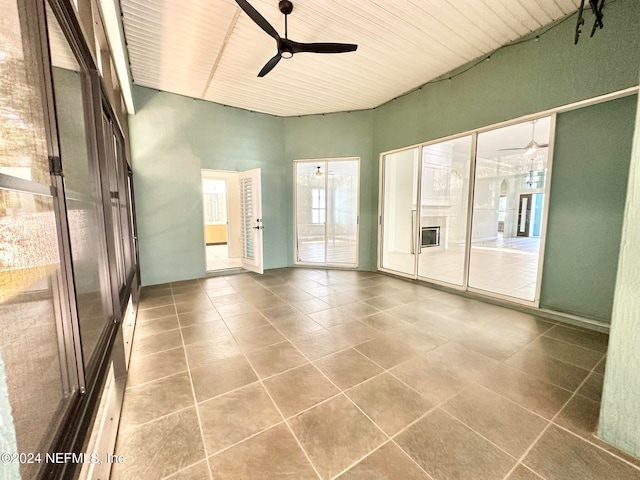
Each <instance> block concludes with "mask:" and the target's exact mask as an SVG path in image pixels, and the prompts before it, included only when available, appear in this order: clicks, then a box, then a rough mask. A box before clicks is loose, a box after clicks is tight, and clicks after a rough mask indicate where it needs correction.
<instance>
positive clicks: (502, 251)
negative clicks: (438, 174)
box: [469, 117, 551, 301]
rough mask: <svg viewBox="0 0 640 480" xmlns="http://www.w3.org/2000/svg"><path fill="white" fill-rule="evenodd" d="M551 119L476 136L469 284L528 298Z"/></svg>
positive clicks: (534, 267) (533, 279)
mask: <svg viewBox="0 0 640 480" xmlns="http://www.w3.org/2000/svg"><path fill="white" fill-rule="evenodd" d="M550 134H551V117H545V118H540V119H537V120H534V121H531V122H524V123H519V124H516V125H511V126H508V127H504V128H498V129H495V130H490V131H487V132H483V133H480V134H479V135H478V148H477V156H476V176H475V188H474V201H473V222H472V243H471V256H470V259H469V287H471V288H476V289H479V290H485V291H488V292H492V293H496V294H499V295H506V296H509V297H513V298H517V299H521V300H527V301H534V300H535V298H536V289H537V279H538V269H539V259H540V248H541V243H542V241H543V238H542V235H543V228H542V225H543V212H544V211H545V202H546V187H547V177H548V174H549V158H548V157H549V152H548V150H549V149H548V145H549V138H550Z"/></svg>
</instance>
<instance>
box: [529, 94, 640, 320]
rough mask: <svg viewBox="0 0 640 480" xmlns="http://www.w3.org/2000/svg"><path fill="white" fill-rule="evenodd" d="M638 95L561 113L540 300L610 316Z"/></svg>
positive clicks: (557, 307)
mask: <svg viewBox="0 0 640 480" xmlns="http://www.w3.org/2000/svg"><path fill="white" fill-rule="evenodd" d="M636 103H637V96H632V97H627V98H622V99H619V100H615V101H611V102H607V103H603V104H600V105H594V106H592V107H588V108H583V109H580V110H575V111H572V112H566V113H562V114H559V115H558V117H557V123H556V145H555V149H554V156H553V170H552V177H551V193H550V198H549V202H550V203H549V218H548V224H547V241H546V246H545V255H544V270H543V277H542V290H541V299H540V306H542V307H544V308H549V309H551V310H557V311H560V312H567V313H572V314H576V315H580V316H584V317H587V318H593V319H596V320H600V321H603V322H607V323H608V322H609V321H610V318H611V308H612V305H613V291H614V285H615V280H616V267H617V262H618V253H619V250H620V248H619V247H620V236H621V233H622V219H623V212H624V202H625V194H626V191H627V178H628V173H629V160H630V158H631V145H632V139H633V129H634V125H635V113H636Z"/></svg>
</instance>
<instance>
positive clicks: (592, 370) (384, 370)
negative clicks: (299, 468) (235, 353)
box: [223, 287, 637, 468]
mask: <svg viewBox="0 0 640 480" xmlns="http://www.w3.org/2000/svg"><path fill="white" fill-rule="evenodd" d="M266 288H268V287H266ZM329 288H331V287H329ZM272 293H273V292H272ZM276 295H277V294H276ZM379 296H382V295H379ZM356 301H357V302H362V301H361V300H356ZM291 306H292V307H293V308H296V307H295V306H294V305H291ZM330 307H331V308H338V309H339V307H335V306H333V305H330ZM258 311H260V309H258ZM382 312H385V310H382ZM302 313H304V312H302ZM377 313H380V312H377ZM305 315H306V314H305ZM372 315H374V314H372ZM365 318H366V317H365ZM223 320H224V319H223ZM356 320H357V321H359V323H361V324H364V322H361V321H360V320H361V319H356ZM398 320H401V319H399V318H398ZM267 321H268V322H269V323H270V324H271V325H272V326H274V327H275V328H276V329H277V330H278V331H279V332H280V330H279V329H278V328H277V325H276V324H275V323H274V322H272V321H271V320H269V319H267ZM316 323H317V322H316ZM405 323H408V322H405ZM364 325H366V324H364ZM410 325H413V324H410ZM321 326H322V327H324V325H321ZM367 326H369V325H367ZM325 328H326V327H325ZM374 328H375V327H374ZM553 328H554V327H551V329H553ZM376 331H378V332H379V333H381V334H383V335H384V334H386V333H387V332H386V331H382V330H380V329H376ZM280 333H281V334H282V332H280ZM545 333H546V332H545ZM232 334H233V332H232ZM543 335H544V333H542V334H540V335H538V336H537V337H535V338H533V339H532V340H531V341H530V342H529V343H527V344H526V345H524V346H523V347H521V348H520V349H519V350H518V351H521V350H522V349H524V348H525V347H526V346H528V345H529V344H530V343H531V342H533V341H535V340H536V339H538V338H540V337H541V336H543ZM283 336H284V338H285V339H286V341H288V342H289V343H291V344H292V345H293V343H292V342H291V341H290V340H289V337H288V336H286V335H284V334H283ZM547 337H548V336H547ZM548 338H552V339H554V340H558V341H561V342H562V341H563V340H559V339H555V338H553V337H548ZM367 341H369V340H367ZM276 343H282V342H276ZM361 343H365V342H361ZM564 343H568V344H570V345H572V346H577V347H580V348H586V347H582V346H581V345H576V344H573V343H571V342H564ZM273 345H274V344H272V345H269V346H266V347H262V348H269V347H270V346H273ZM293 346H294V348H295V349H296V350H298V351H299V352H300V353H301V354H302V355H303V357H304V358H307V357H306V355H304V354H303V353H302V352H301V351H300V350H299V349H298V348H297V347H296V346H295V345H293ZM436 348H437V347H436ZM349 349H354V346H353V345H352V346H349V347H346V348H344V349H342V350H340V351H336V352H332V353H329V354H328V355H325V356H323V357H319V358H318V359H316V360H314V361H311V360H309V363H311V364H312V365H314V367H315V368H316V369H318V367H316V366H315V363H314V362H315V361H318V360H320V359H322V358H325V357H328V356H331V355H334V354H336V353H339V352H342V351H346V350H349ZM587 350H591V349H588V348H587ZM356 351H357V350H356ZM593 351H595V352H597V351H596V350H593ZM358 353H360V354H361V355H363V356H365V357H366V355H364V354H362V352H359V351H358ZM598 353H602V352H598ZM243 354H244V351H243ZM245 358H246V354H245ZM366 358H368V357H366ZM551 358H553V357H551ZM603 358H605V354H603ZM247 360H248V358H247ZM307 360H308V358H307ZM369 360H371V359H369ZM407 361H408V360H407ZM559 361H562V360H559ZM373 363H374V364H376V365H378V364H377V363H376V362H373ZM401 363H404V362H401ZM565 363H566V362H565ZM600 363H602V358H601V359H600V360H599V361H598V362H596V365H594V366H593V368H592V369H591V371H590V372H589V374H588V375H587V377H585V380H584V381H583V382H582V383H581V384H580V385H579V386H578V387H577V388H576V389H575V390H574V392H573V394H572V395H571V397H570V398H569V399H568V400H567V402H566V403H565V404H564V405H563V406H562V408H561V409H560V410H559V411H558V412H557V413H556V415H555V416H554V417H553V418H554V419H555V418H556V417H557V416H558V415H559V414H560V413H561V412H562V410H563V409H564V408H565V407H566V405H567V404H568V403H569V402H570V401H571V400H572V399H573V398H574V397H575V395H577V391H578V390H579V389H580V388H582V386H583V385H584V383H585V381H586V379H587V378H588V377H589V376H590V375H591V374H592V373H593V372H594V371H595V368H596V367H597V366H598V365H599V364H600ZM399 365H400V364H399ZM569 365H572V364H569ZM396 366H397V365H396ZM252 367H253V366H252ZM298 367H299V366H298ZM298 367H293V368H292V369H294V368H298ZM393 368H395V366H394V367H393ZM579 368H582V367H579ZM292 369H288V370H286V371H289V370H292ZM318 370H319V369H318ZM516 370H518V369H516ZM286 371H283V372H279V373H278V374H275V375H279V374H281V373H285V372H286ZM384 372H388V373H390V374H391V375H392V376H394V375H393V374H392V373H391V372H389V369H384V368H383V372H381V373H380V374H378V375H381V374H382V373H384ZM256 373H257V372H256ZM320 373H321V374H322V375H323V376H325V377H326V375H324V373H323V372H322V371H320ZM522 373H525V374H527V375H530V374H528V373H526V372H522ZM275 375H273V376H275ZM378 375H376V376H378ZM376 376H374V377H371V378H370V379H367V380H365V381H363V382H360V384H361V383H364V382H366V381H368V380H371V379H372V378H375V377H376ZM532 377H534V378H537V377H535V376H532ZM266 378H271V377H266ZM266 378H265V379H266ZM327 378H328V377H327ZM394 378H397V377H395V376H394ZM258 379H259V380H260V382H261V383H262V379H260V377H259V376H258ZM328 380H329V381H330V382H331V383H332V384H333V382H332V381H331V379H328ZM398 380H399V379H398ZM539 380H542V379H539ZM400 381H401V380H400ZM542 381H544V380H542ZM402 383H404V382H402ZM360 384H358V385H360ZM334 385H335V384H334ZM552 385H555V384H552ZM356 386H357V385H356ZM241 388H242V387H241ZM350 388H355V386H353V387H350ZM410 388H411V387H410ZM483 388H486V387H484V386H483ZM265 390H266V389H265ZM339 390H340V389H339ZM412 390H414V389H413V388H412ZM463 390H464V389H463ZM489 390H491V389H489ZM414 391H415V390H414ZM491 391H492V392H493V390H491ZM227 393H228V392H227ZM340 393H343V394H344V392H342V390H341V391H340ZM418 393H419V392H418ZM459 393H460V392H458V393H456V394H455V395H457V394H459ZM494 393H496V394H498V395H500V396H502V395H501V394H499V393H498V392H494ZM455 395H453V396H455ZM335 396H337V395H335ZM335 396H333V397H330V398H329V399H327V400H325V401H328V400H330V399H331V398H334V397H335ZM345 396H346V397H347V398H349V397H348V396H347V395H345ZM453 396H452V397H453ZM452 397H451V398H452ZM503 398H506V397H503ZM349 400H350V399H349ZM507 400H508V401H510V402H512V403H514V404H516V405H518V406H520V407H522V406H521V405H519V404H517V403H515V402H513V401H511V400H510V399H508V398H507ZM272 401H273V399H272ZM446 401H448V399H446V400H444V401H443V402H441V403H440V404H438V405H437V406H436V408H437V407H439V406H441V405H442V404H443V403H445V402H446ZM320 403H324V401H323V402H320ZM352 403H353V402H352ZM274 404H275V402H274ZM317 405H319V404H316V405H314V406H312V407H310V408H314V407H315V406H317ZM356 407H357V405H356ZM276 408H277V406H276ZM522 408H524V407H522ZM305 411H306V410H305ZM303 412H304V411H303ZM303 412H299V413H298V414H296V415H299V414H300V413H303ZM445 412H446V411H445ZM428 413H429V412H427V414H428ZM446 413H447V414H448V415H450V416H452V415H451V414H450V413H449V412H446ZM532 413H535V412H532ZM363 414H364V412H363ZM365 415H366V414H365ZM425 415H426V414H425ZM536 415H537V414H536ZM292 417H293V416H292ZM292 417H289V418H292ZM423 417H424V415H423ZM452 417H453V418H455V419H456V420H458V421H460V420H459V419H458V418H457V417H455V416H452ZM367 418H369V417H368V416H367ZM545 420H546V419H545ZM416 421H419V420H416ZM547 421H548V420H547ZM460 422H461V423H462V424H463V425H465V426H467V427H469V426H468V425H466V424H465V423H464V422H462V421H460ZM285 423H286V419H285ZM373 423H374V424H375V422H373ZM414 423H415V422H414ZM375 425H376V426H377V424H375ZM410 425H411V424H410ZM410 425H409V426H410ZM554 425H556V426H558V427H559V428H561V429H563V430H565V431H567V432H568V433H571V434H573V435H574V436H576V437H578V438H579V439H581V440H584V441H587V442H588V443H591V442H589V441H588V440H587V439H585V438H582V437H580V436H579V435H577V434H575V433H574V432H571V431H569V430H567V429H566V428H564V427H562V426H560V425H557V424H555V423H554ZM409 426H407V428H408V427H409ZM548 426H549V425H547V427H545V429H544V430H543V432H542V433H544V431H546V430H547V429H548ZM378 428H379V427H378ZM469 428H470V427H469ZM471 430H473V429H471ZM473 431H474V432H475V430H473ZM399 433H400V432H399ZM476 433H477V432H476ZM483 438H484V437H483ZM538 439H539V437H538ZM538 439H536V440H535V441H534V442H533V444H532V445H531V447H532V446H533V445H534V444H535V443H536V442H537V441H538ZM386 443H387V442H385V444H386ZM394 443H395V442H394ZM591 444H592V445H594V446H596V447H598V448H600V449H601V450H604V451H605V452H606V453H609V454H610V455H612V456H614V457H616V458H619V457H617V456H616V455H615V454H613V453H611V452H609V451H607V450H606V449H604V448H602V447H600V446H598V445H595V444H593V443H591ZM383 445H384V444H383ZM396 445H397V444H396ZM380 447H381V446H380ZM380 447H378V448H380ZM531 447H530V448H531ZM303 450H304V449H303ZM376 450H377V449H375V450H374V451H376ZM401 450H402V449H401ZM305 453H306V452H305ZM405 453H406V452H405ZM363 458H365V457H363ZM621 460H623V461H625V463H629V462H627V461H626V460H624V459H621ZM520 464H521V463H520V461H518V462H517V463H516V465H515V467H517V466H518V465H520ZM522 465H524V464H522ZM630 465H632V464H630ZM632 466H634V467H635V465H632ZM515 467H514V468H515ZM524 467H525V468H528V467H526V465H524ZM349 468H351V467H349ZM636 468H637V467H636Z"/></svg>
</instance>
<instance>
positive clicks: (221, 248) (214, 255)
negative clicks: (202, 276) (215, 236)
mask: <svg viewBox="0 0 640 480" xmlns="http://www.w3.org/2000/svg"><path fill="white" fill-rule="evenodd" d="M205 251H206V254H207V272H213V271H215V270H225V269H227V268H241V267H242V260H240V258H229V249H228V247H227V245H226V244H225V245H207V246H206V247H205Z"/></svg>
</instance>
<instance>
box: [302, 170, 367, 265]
mask: <svg viewBox="0 0 640 480" xmlns="http://www.w3.org/2000/svg"><path fill="white" fill-rule="evenodd" d="M294 175H295V236H296V251H295V255H296V257H295V262H296V263H297V264H308V265H326V266H344V267H357V266H358V230H359V229H358V219H359V217H358V198H359V184H360V159H358V158H339V159H322V160H296V161H295V162H294Z"/></svg>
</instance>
